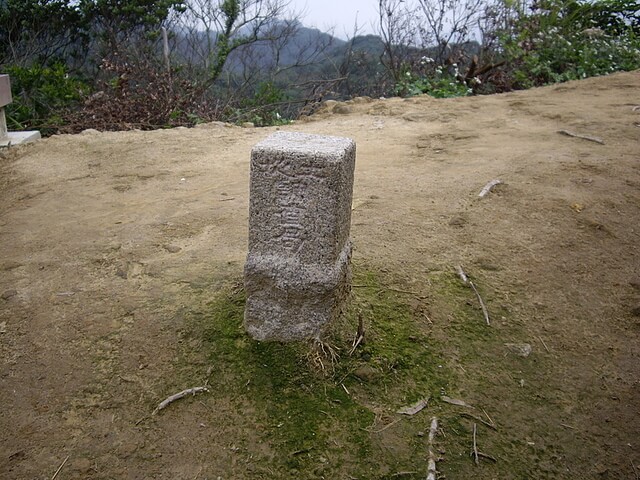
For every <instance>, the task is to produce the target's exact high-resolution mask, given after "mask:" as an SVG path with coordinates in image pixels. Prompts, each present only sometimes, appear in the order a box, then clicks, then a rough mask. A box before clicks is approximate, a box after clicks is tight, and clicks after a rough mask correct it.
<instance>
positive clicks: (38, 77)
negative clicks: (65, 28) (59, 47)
mask: <svg viewBox="0 0 640 480" xmlns="http://www.w3.org/2000/svg"><path fill="white" fill-rule="evenodd" d="M4 73H7V74H8V75H9V77H10V79H11V91H12V93H13V102H12V103H11V104H9V105H7V107H6V114H7V124H8V127H9V128H11V129H15V130H26V129H38V130H41V132H42V133H44V134H48V133H53V132H54V131H55V130H56V128H57V127H58V126H60V125H61V124H62V123H63V113H64V111H66V109H68V108H70V107H72V106H73V105H74V104H76V103H77V102H78V101H79V100H80V98H81V97H82V95H83V93H85V92H86V91H88V87H87V86H86V84H85V83H84V82H82V81H80V80H78V79H75V78H72V77H71V76H69V74H68V73H67V71H66V69H65V67H64V65H62V64H54V65H52V66H50V67H41V66H31V67H20V66H9V67H6V68H5V69H4Z"/></svg>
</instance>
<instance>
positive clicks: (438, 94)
mask: <svg viewBox="0 0 640 480" xmlns="http://www.w3.org/2000/svg"><path fill="white" fill-rule="evenodd" d="M451 68H452V71H448V70H447V69H445V68H443V67H441V66H438V67H436V68H435V69H433V70H431V71H428V72H427V71H423V72H417V73H416V72H411V71H409V70H407V71H406V72H405V74H404V75H403V76H402V79H401V80H400V81H399V82H398V83H397V84H396V92H395V93H396V94H397V95H400V96H403V97H405V96H408V97H410V96H413V95H420V94H423V93H426V94H427V95H430V96H432V97H435V98H452V97H464V96H465V95H471V93H472V90H471V89H470V88H469V87H468V86H467V85H466V84H465V83H464V82H463V81H460V80H459V79H458V77H459V72H458V69H457V65H455V64H454V65H453V66H452V67H451Z"/></svg>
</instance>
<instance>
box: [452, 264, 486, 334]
mask: <svg viewBox="0 0 640 480" xmlns="http://www.w3.org/2000/svg"><path fill="white" fill-rule="evenodd" d="M456 270H457V271H458V275H459V276H460V278H461V279H462V281H463V283H464V284H465V285H466V284H469V286H471V289H472V290H473V292H474V293H475V294H476V297H478V302H479V303H480V308H481V309H482V315H484V320H485V322H487V325H489V326H491V321H490V319H489V310H487V306H486V305H485V303H484V301H483V300H482V297H481V296H480V292H478V289H477V288H476V286H475V285H474V284H473V282H472V281H471V280H469V277H467V274H466V273H464V270H463V269H462V266H460V265H458V266H457V267H456Z"/></svg>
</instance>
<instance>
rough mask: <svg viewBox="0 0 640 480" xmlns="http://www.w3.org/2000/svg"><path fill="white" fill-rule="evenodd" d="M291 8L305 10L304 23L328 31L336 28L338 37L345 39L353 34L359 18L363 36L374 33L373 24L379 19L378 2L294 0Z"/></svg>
mask: <svg viewBox="0 0 640 480" xmlns="http://www.w3.org/2000/svg"><path fill="white" fill-rule="evenodd" d="M291 7H292V8H293V9H295V10H297V11H300V10H304V12H305V16H304V18H303V19H302V23H303V24H304V25H305V26H307V27H315V28H318V29H319V30H322V31H326V30H328V29H330V28H335V30H334V35H335V36H336V37H340V38H345V37H346V36H351V35H352V34H353V25H354V23H355V21H356V16H357V18H358V25H359V26H360V27H361V31H360V32H359V33H360V34H361V35H366V34H369V33H374V31H373V27H372V25H371V24H372V23H375V22H376V19H377V17H378V1H377V0H292V1H291Z"/></svg>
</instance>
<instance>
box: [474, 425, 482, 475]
mask: <svg viewBox="0 0 640 480" xmlns="http://www.w3.org/2000/svg"><path fill="white" fill-rule="evenodd" d="M477 429H478V427H477V425H476V424H475V423H474V424H473V460H474V461H475V462H476V465H480V461H479V460H478V443H477V441H476V430H477Z"/></svg>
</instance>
